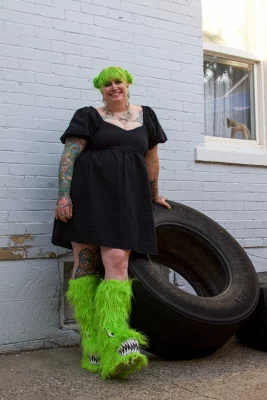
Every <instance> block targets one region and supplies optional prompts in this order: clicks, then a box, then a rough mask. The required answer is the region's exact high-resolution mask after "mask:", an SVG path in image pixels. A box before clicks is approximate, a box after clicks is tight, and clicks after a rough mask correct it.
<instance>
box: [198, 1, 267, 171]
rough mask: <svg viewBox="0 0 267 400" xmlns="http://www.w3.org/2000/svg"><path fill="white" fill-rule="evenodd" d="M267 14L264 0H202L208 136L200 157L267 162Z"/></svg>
mask: <svg viewBox="0 0 267 400" xmlns="http://www.w3.org/2000/svg"><path fill="white" fill-rule="evenodd" d="M266 17H267V2H266V0H224V1H218V0H202V20H203V28H202V32H203V48H204V62H203V64H204V65H203V75H204V93H205V98H204V101H205V103H204V104H205V140H204V143H203V144H200V145H198V146H197V147H196V148H195V161H197V162H216V163H217V162H218V163H228V164H243V165H258V166H267V129H266V118H265V115H267V105H266V101H265V99H266V98H267V79H266V76H265V75H266V73H267V68H266V66H265V67H264V64H263V60H266V57H267V50H266V48H267V46H266V43H265V42H266V37H267V26H266ZM264 78H265V79H264ZM264 81H265V84H264Z"/></svg>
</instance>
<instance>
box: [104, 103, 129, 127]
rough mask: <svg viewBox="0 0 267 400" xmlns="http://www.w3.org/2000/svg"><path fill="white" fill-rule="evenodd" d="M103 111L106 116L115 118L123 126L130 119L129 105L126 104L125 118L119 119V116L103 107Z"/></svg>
mask: <svg viewBox="0 0 267 400" xmlns="http://www.w3.org/2000/svg"><path fill="white" fill-rule="evenodd" d="M103 111H104V112H105V114H106V115H112V116H113V117H114V116H115V117H117V118H118V119H119V121H120V122H122V123H123V124H126V123H127V122H128V121H129V119H130V117H132V113H131V111H130V104H129V103H128V104H127V116H126V117H120V116H119V115H117V114H116V113H114V112H112V111H110V109H109V108H108V107H107V106H106V105H105V107H104V109H103Z"/></svg>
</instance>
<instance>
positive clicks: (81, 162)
mask: <svg viewBox="0 0 267 400" xmlns="http://www.w3.org/2000/svg"><path fill="white" fill-rule="evenodd" d="M142 108H143V116H144V123H143V125H142V126H140V127H137V128H134V129H131V130H128V131H127V130H124V129H122V128H120V127H118V126H115V125H113V124H111V123H109V122H106V121H104V120H103V118H102V117H101V115H100V114H99V113H98V111H97V110H96V109H95V108H93V107H84V108H81V109H79V110H77V111H76V112H75V114H74V116H73V118H72V120H71V122H70V125H69V127H68V128H67V130H66V132H65V133H64V134H63V135H62V136H61V138H60V140H61V142H62V143H65V140H66V138H67V137H73V136H75V137H80V138H83V139H86V140H87V141H88V142H87V146H86V148H85V149H84V151H83V152H82V153H80V154H79V155H78V157H77V158H76V161H75V164H74V172H73V178H72V184H71V191H70V196H71V199H72V203H73V216H72V218H71V219H70V220H69V221H68V223H64V222H62V221H60V220H55V221H54V228H53V235H52V243H53V244H55V245H58V246H62V247H65V248H68V249H72V246H71V241H73V242H76V243H84V244H92V245H98V246H105V247H111V248H119V249H127V250H135V251H137V252H139V253H147V254H152V255H156V254H157V242H156V233H155V227H154V220H153V212H152V200H151V194H150V187H149V180H148V174H147V168H146V164H145V158H144V157H145V154H146V152H147V151H148V149H152V148H153V147H154V146H156V145H157V144H158V143H164V142H165V141H166V140H167V137H166V135H165V133H164V131H163V129H162V127H161V125H160V124H159V122H158V119H157V116H156V114H155V113H154V111H153V110H152V109H151V108H150V107H147V106H143V107H142Z"/></svg>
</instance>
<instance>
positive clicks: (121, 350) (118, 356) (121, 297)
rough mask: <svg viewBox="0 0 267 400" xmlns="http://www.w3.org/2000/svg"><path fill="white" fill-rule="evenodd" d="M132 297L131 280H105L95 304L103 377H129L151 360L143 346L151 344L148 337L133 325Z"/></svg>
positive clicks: (100, 286)
mask: <svg viewBox="0 0 267 400" xmlns="http://www.w3.org/2000/svg"><path fill="white" fill-rule="evenodd" d="M131 298H132V284H131V281H130V280H126V281H124V282H122V281H118V280H113V279H112V280H104V281H102V282H101V284H100V285H99V287H98V290H97V293H96V299H95V305H96V321H97V327H98V335H97V342H98V348H99V354H100V358H101V377H102V379H107V378H117V379H118V378H126V377H127V376H128V375H130V374H132V373H134V372H135V371H137V370H139V369H141V368H142V367H146V366H147V364H148V360H147V357H146V356H144V355H143V354H140V350H139V346H141V347H146V346H147V338H146V337H145V336H144V335H142V334H141V333H139V332H137V331H135V330H134V329H130V328H129V317H130V312H131Z"/></svg>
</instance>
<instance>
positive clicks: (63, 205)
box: [55, 137, 87, 222]
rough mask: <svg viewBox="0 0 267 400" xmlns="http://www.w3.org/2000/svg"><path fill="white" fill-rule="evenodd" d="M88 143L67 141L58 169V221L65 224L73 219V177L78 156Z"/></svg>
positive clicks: (76, 139)
mask: <svg viewBox="0 0 267 400" xmlns="http://www.w3.org/2000/svg"><path fill="white" fill-rule="evenodd" d="M86 143H87V141H86V140H84V139H80V138H74V137H70V138H67V139H66V143H65V147H64V150H63V154H62V157H61V160H60V163H59V169H58V187H59V189H58V199H57V205H56V210H55V214H56V219H60V220H61V221H63V222H68V221H67V220H68V219H70V218H71V217H72V202H71V198H70V187H71V181H72V175H73V168H74V162H75V160H76V158H77V156H78V155H79V154H80V153H81V152H82V151H83V150H84V149H85V146H86Z"/></svg>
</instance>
